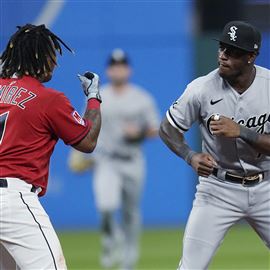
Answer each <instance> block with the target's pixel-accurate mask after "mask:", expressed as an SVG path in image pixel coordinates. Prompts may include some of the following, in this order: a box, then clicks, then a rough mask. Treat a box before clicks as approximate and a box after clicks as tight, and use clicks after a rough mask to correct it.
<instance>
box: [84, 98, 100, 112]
mask: <svg viewBox="0 0 270 270" xmlns="http://www.w3.org/2000/svg"><path fill="white" fill-rule="evenodd" d="M100 104H101V101H100V100H99V99H97V98H94V97H93V98H90V99H88V101H87V109H88V110H95V109H98V110H99V109H100Z"/></svg>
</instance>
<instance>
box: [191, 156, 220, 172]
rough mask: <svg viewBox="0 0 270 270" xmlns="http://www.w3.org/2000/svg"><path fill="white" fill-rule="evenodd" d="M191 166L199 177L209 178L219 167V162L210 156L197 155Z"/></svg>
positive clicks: (193, 158)
mask: <svg viewBox="0 0 270 270" xmlns="http://www.w3.org/2000/svg"><path fill="white" fill-rule="evenodd" d="M190 165H191V166H192V167H193V169H194V170H195V171H196V172H197V174H198V175H199V176H204V177H208V176H209V175H210V174H211V173H212V172H213V169H214V168H215V167H217V162H216V161H215V159H214V158H213V157H212V156H211V155H209V154H206V153H197V154H195V155H194V156H193V157H192V159H191V162H190Z"/></svg>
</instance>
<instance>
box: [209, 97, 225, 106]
mask: <svg viewBox="0 0 270 270" xmlns="http://www.w3.org/2000/svg"><path fill="white" fill-rule="evenodd" d="M222 99H223V98H221V99H218V100H213V99H211V101H210V104H211V105H215V104H217V103H218V102H220V101H221V100H222Z"/></svg>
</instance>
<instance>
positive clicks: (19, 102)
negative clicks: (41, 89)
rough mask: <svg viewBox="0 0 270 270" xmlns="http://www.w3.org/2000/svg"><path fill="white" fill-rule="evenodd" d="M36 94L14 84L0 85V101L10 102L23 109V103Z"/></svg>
mask: <svg viewBox="0 0 270 270" xmlns="http://www.w3.org/2000/svg"><path fill="white" fill-rule="evenodd" d="M36 96H37V95H36V94H34V93H33V92H31V91H29V90H27V89H25V88H23V87H20V88H19V87H18V86H16V85H0V103H5V104H11V105H14V106H17V107H19V108H20V109H22V110H24V109H25V108H26V107H25V104H26V103H27V102H29V101H30V100H33V99H34V98H36Z"/></svg>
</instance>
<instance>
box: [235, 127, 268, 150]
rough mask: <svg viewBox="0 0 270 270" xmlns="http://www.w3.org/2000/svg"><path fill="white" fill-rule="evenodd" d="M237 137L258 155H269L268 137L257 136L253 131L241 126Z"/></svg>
mask: <svg viewBox="0 0 270 270" xmlns="http://www.w3.org/2000/svg"><path fill="white" fill-rule="evenodd" d="M239 137H240V138H241V139H243V140H244V141H246V142H247V143H248V144H250V145H251V146H252V147H253V148H255V149H256V150H257V151H258V152H259V153H261V154H264V155H270V135H268V134H259V133H257V132H255V131H253V130H250V129H248V128H246V127H244V126H241V127H240V136H239Z"/></svg>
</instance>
